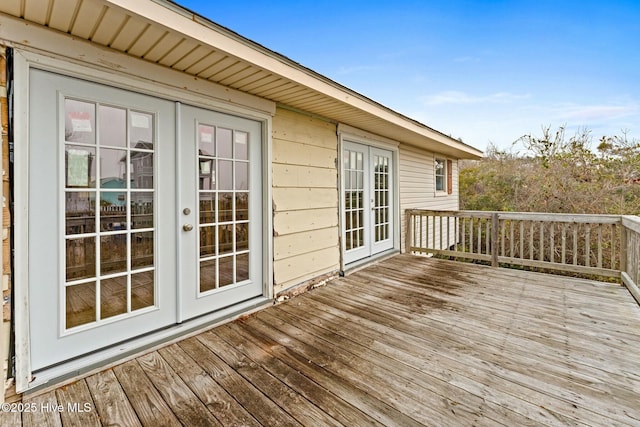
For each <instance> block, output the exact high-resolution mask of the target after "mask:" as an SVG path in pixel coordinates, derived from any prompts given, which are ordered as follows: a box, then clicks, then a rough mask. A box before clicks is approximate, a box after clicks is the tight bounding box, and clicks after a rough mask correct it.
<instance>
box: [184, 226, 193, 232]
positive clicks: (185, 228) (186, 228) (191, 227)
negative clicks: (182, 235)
mask: <svg viewBox="0 0 640 427" xmlns="http://www.w3.org/2000/svg"><path fill="white" fill-rule="evenodd" d="M182 229H183V230H184V231H191V230H193V225H191V224H185V225H183V226H182Z"/></svg>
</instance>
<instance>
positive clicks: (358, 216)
mask: <svg viewBox="0 0 640 427" xmlns="http://www.w3.org/2000/svg"><path fill="white" fill-rule="evenodd" d="M343 161H344V165H343V167H344V174H343V176H344V177H345V178H344V179H345V182H344V199H345V211H344V214H345V217H344V223H345V227H344V228H345V250H347V251H348V250H352V249H357V248H360V247H362V246H364V218H363V216H364V200H363V198H364V169H363V168H364V163H363V153H362V152H359V151H353V150H348V149H345V150H344V155H343Z"/></svg>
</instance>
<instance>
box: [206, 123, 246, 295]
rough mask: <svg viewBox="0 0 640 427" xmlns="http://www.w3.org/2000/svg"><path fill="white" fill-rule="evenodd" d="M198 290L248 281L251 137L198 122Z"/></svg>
mask: <svg viewBox="0 0 640 427" xmlns="http://www.w3.org/2000/svg"><path fill="white" fill-rule="evenodd" d="M198 130H199V131H198V135H197V138H198V147H199V150H198V165H199V171H198V174H199V182H200V185H199V190H198V193H199V220H200V221H199V231H200V232H199V241H200V243H199V246H200V256H199V262H200V268H199V272H200V274H199V275H200V280H199V292H200V293H203V292H209V291H214V290H216V289H220V288H223V287H225V286H230V285H235V284H238V283H241V282H243V281H246V280H248V279H249V277H248V274H247V272H248V271H249V258H250V257H249V253H250V252H251V250H252V248H251V247H250V245H249V239H248V230H249V217H250V212H249V210H250V206H249V203H248V200H249V199H250V192H251V188H249V178H250V171H251V169H250V166H251V165H250V161H249V155H248V143H249V138H250V136H251V135H250V134H249V133H247V132H244V131H240V130H237V129H230V128H225V127H220V126H216V125H213V124H204V123H199V124H198Z"/></svg>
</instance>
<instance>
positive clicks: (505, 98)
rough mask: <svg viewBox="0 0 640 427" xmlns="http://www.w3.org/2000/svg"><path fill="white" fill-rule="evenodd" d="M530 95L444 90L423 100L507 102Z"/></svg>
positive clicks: (435, 101) (469, 102) (438, 101)
mask: <svg viewBox="0 0 640 427" xmlns="http://www.w3.org/2000/svg"><path fill="white" fill-rule="evenodd" d="M529 97H530V95H528V94H524V95H517V94H513V93H509V92H497V93H493V94H489V95H484V96H473V95H469V94H467V93H465V92H459V91H453V90H450V91H444V92H440V93H436V94H434V95H429V96H426V97H424V98H423V101H424V102H425V104H427V105H444V104H458V105H460V104H466V105H468V104H487V103H490V104H498V103H499V104H505V103H510V102H514V101H518V100H520V99H527V98H529Z"/></svg>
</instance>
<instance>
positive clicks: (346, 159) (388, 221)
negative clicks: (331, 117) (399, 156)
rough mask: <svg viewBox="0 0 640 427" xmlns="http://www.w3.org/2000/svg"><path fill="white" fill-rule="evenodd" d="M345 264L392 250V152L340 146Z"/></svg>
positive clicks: (352, 145)
mask: <svg viewBox="0 0 640 427" xmlns="http://www.w3.org/2000/svg"><path fill="white" fill-rule="evenodd" d="M342 165H343V170H342V176H343V190H342V193H343V206H344V217H343V229H344V231H343V232H344V235H343V236H344V239H343V241H344V259H345V264H349V263H351V262H354V261H358V260H360V259H363V258H367V257H370V256H373V255H376V254H378V253H380V252H383V251H386V250H388V249H392V248H393V244H394V208H393V200H394V194H393V152H391V151H388V150H383V149H380V148H375V147H371V146H368V145H363V144H357V143H354V142H349V141H345V142H344V143H343V160H342Z"/></svg>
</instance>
